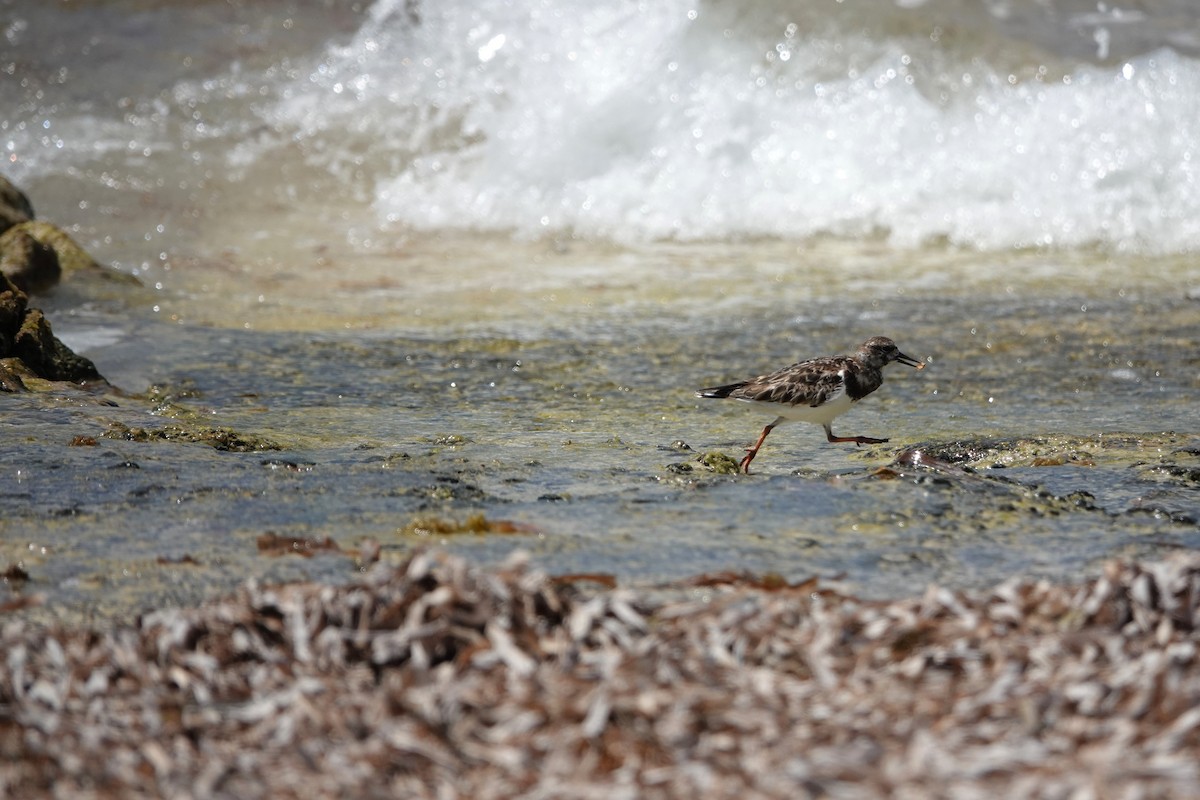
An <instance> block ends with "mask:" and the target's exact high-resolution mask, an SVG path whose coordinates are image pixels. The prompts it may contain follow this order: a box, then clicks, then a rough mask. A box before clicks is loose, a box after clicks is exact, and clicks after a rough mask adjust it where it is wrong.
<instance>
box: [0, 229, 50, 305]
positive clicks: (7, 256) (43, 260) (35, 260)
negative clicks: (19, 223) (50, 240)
mask: <svg viewBox="0 0 1200 800" xmlns="http://www.w3.org/2000/svg"><path fill="white" fill-rule="evenodd" d="M0 239H3V240H4V241H3V247H2V248H0V272H2V273H4V275H5V276H6V277H7V278H8V279H9V280H10V281H12V282H13V284H14V285H15V286H16V287H17V288H18V289H20V290H21V291H23V292H25V293H26V294H39V293H41V292H45V291H47V290H49V289H51V288H53V287H54V286H55V285H56V284H58V281H59V279H60V278H61V277H62V266H61V265H59V263H58V253H56V252H55V251H54V249H53V248H51V247H49V246H47V245H45V244H42V243H41V242H39V241H38V240H37V239H35V238H33V237H32V236H30V235H29V233H28V232H27V231H23V230H20V229H19V228H18V229H16V230H13V231H12V233H11V234H9V235H6V236H3V237H0Z"/></svg>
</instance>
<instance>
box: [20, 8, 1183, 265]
mask: <svg viewBox="0 0 1200 800" xmlns="http://www.w3.org/2000/svg"><path fill="white" fill-rule="evenodd" d="M0 8H2V9H3V13H4V17H5V22H4V37H5V40H6V41H5V45H6V48H5V49H6V56H5V58H4V63H3V65H2V66H3V67H4V72H5V73H6V79H5V81H4V82H3V86H2V87H0V99H3V102H4V106H5V108H6V114H5V117H4V119H3V122H2V123H0V152H2V153H3V156H4V161H5V162H6V164H5V171H6V174H8V175H9V177H10V178H12V179H13V180H15V181H17V182H18V183H22V184H25V185H29V186H31V187H32V188H35V189H39V190H41V189H42V182H56V179H57V180H62V181H65V182H66V184H67V185H66V186H63V187H62V188H61V191H64V192H68V191H70V192H73V193H74V194H77V195H79V196H80V200H79V202H86V203H87V204H88V205H87V207H86V208H84V209H82V211H85V212H90V213H85V214H80V213H77V212H78V209H72V208H70V206H73V205H76V204H74V203H64V205H65V206H67V207H66V208H57V207H54V208H53V210H54V211H55V212H56V213H58V214H59V215H60V216H67V215H69V216H70V217H71V220H70V221H71V222H73V223H77V224H81V225H88V224H89V222H88V221H87V220H90V219H92V218H94V216H95V214H96V213H97V212H100V213H103V211H104V209H105V208H106V207H113V208H114V209H115V208H116V207H121V206H124V205H125V204H126V203H132V202H134V200H133V199H131V198H135V197H136V198H142V199H143V202H145V198H147V196H148V197H149V198H153V199H152V200H151V201H149V202H146V210H147V211H153V210H154V209H155V206H158V205H161V204H166V205H168V206H170V207H169V208H166V209H162V210H163V211H164V212H166V213H165V216H166V217H167V218H168V220H170V221H171V222H174V223H175V225H182V226H184V227H186V226H187V221H186V219H184V220H178V219H173V216H174V215H175V214H185V215H186V214H187V213H189V212H190V213H192V214H201V215H204V214H210V213H213V209H212V208H211V207H210V206H211V204H212V201H211V199H206V198H211V197H212V195H213V193H214V192H218V193H221V194H222V195H223V193H225V192H228V193H233V194H236V195H238V196H240V197H246V196H251V197H253V198H254V199H255V200H256V201H257V202H260V203H265V204H276V205H301V206H306V207H307V206H310V205H314V204H315V205H319V206H321V207H323V208H324V209H325V212H324V213H325V214H327V215H329V216H331V217H332V218H333V223H334V224H337V223H338V222H341V223H343V224H344V225H345V227H346V228H354V227H357V228H358V229H357V230H353V231H347V242H346V243H347V244H348V245H349V246H351V247H353V246H355V245H358V246H360V247H364V246H369V244H370V240H372V239H377V238H378V235H379V234H378V231H413V230H421V231H431V230H432V231H445V230H455V231H472V232H479V231H501V232H505V233H513V234H516V235H518V236H524V237H542V236H546V235H551V236H574V237H584V238H588V239H602V240H613V241H616V242H620V243H630V242H645V241H654V240H661V239H671V240H679V241H695V240H718V241H719V240H728V239H736V238H745V237H760V236H772V237H788V238H797V237H801V238H803V237H811V236H814V235H819V234H832V235H837V236H849V237H859V236H867V235H869V236H873V237H881V238H882V239H883V240H885V241H887V242H888V243H890V244H895V245H898V246H918V245H922V244H926V243H930V242H950V243H954V244H961V245H965V246H970V247H977V248H989V249H993V248H1011V247H1031V246H1045V245H1058V246H1093V245H1094V246H1098V247H1102V248H1106V249H1111V250H1114V251H1121V252H1126V251H1132V252H1139V253H1147V254H1164V253H1178V252H1189V251H1192V250H1194V249H1195V248H1196V247H1197V245H1198V244H1200V207H1198V206H1200V199H1198V198H1200V191H1197V180H1198V177H1197V170H1198V169H1200V167H1198V165H1197V152H1198V147H1200V129H1198V125H1197V122H1196V120H1197V119H1200V61H1198V60H1197V58H1198V56H1200V9H1197V7H1196V6H1195V4H1192V3H1189V2H1185V0H1144V1H1143V2H1138V3H1120V4H1117V3H1106V2H1086V1H1085V0H1076V1H1073V2H1056V3H1053V4H1049V3H1040V2H1033V0H1026V1H1025V2H1021V1H1020V0H929V1H928V2H913V1H900V0H896V1H894V2H893V1H890V0H861V1H856V0H843V2H838V1H837V0H802V1H801V2H795V1H794V0H792V1H789V2H781V1H775V2H772V1H770V0H752V1H751V0H725V1H723V2H692V0H687V2H678V1H675V0H671V1H669V2H662V3H633V2H605V3H592V2H582V1H581V0H552V1H551V2H543V1H542V0H517V1H516V2H506V3H495V4H485V5H483V6H481V5H480V4H478V3H471V2H457V1H456V0H448V1H447V2H437V3H427V2H417V1H416V0H378V1H377V2H375V3H370V4H360V5H357V6H355V5H345V4H332V3H321V2H316V1H315V0H313V1H312V2H267V3H255V4H250V3H232V4H226V3H215V2H208V3H198V4H189V5H188V6H186V7H181V6H179V5H178V4H172V3H162V4H155V3H146V2H124V3H121V2H117V3H86V2H84V3H72V4H69V5H65V6H64V5H55V4H41V3H32V2H24V3H22V2H17V1H16V0H8V2H6V3H5V4H4V5H3V6H2V7H0ZM147 40H150V41H154V42H155V47H154V48H146V47H144V46H142V43H143V42H144V41H147ZM80 184H83V185H80ZM45 193H46V196H47V197H49V198H50V202H52V203H58V202H60V200H61V198H60V197H59V196H58V194H57V193H56V192H54V191H52V190H51V189H49V188H47V189H45ZM339 207H340V208H341V212H340V213H339V211H336V210H334V209H337V208H339ZM351 209H353V211H351ZM238 211H239V212H240V211H242V209H241V208H239V209H238ZM362 212H369V213H362ZM113 213H116V212H115V210H114V211H113ZM149 216H153V214H150V215H149ZM145 235H146V236H147V237H148V239H149V241H152V242H154V241H157V240H160V239H161V234H159V232H158V230H157V226H155V227H152V228H150V229H149V230H147V231H146V233H145ZM168 241H170V237H168ZM114 255H115V256H119V257H120V258H119V260H120V261H121V262H122V263H124V264H128V265H129V266H130V268H133V269H141V268H143V264H144V262H146V261H147V256H146V254H145V253H132V252H124V251H121V252H116V253H114ZM139 255H141V256H142V258H141V259H139V258H138V256H139ZM149 255H150V258H149V263H150V264H153V263H154V262H153V255H154V254H153V253H150V254H149Z"/></svg>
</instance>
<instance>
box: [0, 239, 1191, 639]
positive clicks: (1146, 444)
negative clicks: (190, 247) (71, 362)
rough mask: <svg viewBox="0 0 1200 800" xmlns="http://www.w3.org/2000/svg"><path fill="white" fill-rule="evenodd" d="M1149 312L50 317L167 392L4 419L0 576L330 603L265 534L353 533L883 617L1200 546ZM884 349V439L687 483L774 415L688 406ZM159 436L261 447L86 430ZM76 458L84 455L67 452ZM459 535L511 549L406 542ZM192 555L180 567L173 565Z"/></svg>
mask: <svg viewBox="0 0 1200 800" xmlns="http://www.w3.org/2000/svg"><path fill="white" fill-rule="evenodd" d="M742 256H743V258H745V259H750V258H753V257H754V255H753V250H752V249H751V250H750V251H747V252H744V253H743V254H742ZM1148 303H1149V301H1148V300H1147V299H1146V298H1144V297H1141V296H1139V295H1138V294H1137V293H1136V292H1130V291H1126V296H1125V297H1123V298H1122V297H1120V296H1119V295H1118V296H1116V297H1114V299H1111V300H1109V301H1096V300H1091V299H1086V300H1085V299H1081V298H1080V297H1078V296H1074V297H1072V296H1069V295H1068V296H1063V297H1059V298H1053V297H1047V296H1042V297H1038V298H1036V299H1028V298H1026V299H1020V298H1019V297H1008V298H1007V299H1006V300H1005V301H1004V302H1003V303H1000V304H998V305H993V304H991V303H990V301H989V302H988V303H986V304H981V303H980V302H979V301H978V300H976V299H973V298H971V297H955V296H953V294H943V295H938V296H935V297H913V296H911V295H910V294H907V293H906V295H905V296H901V297H897V296H894V295H893V296H892V297H888V298H883V299H879V300H877V301H872V302H871V303H869V304H868V305H869V307H870V312H869V314H868V316H869V319H868V320H865V321H864V319H863V317H864V314H863V312H862V311H860V310H859V309H850V310H845V308H844V306H843V304H841V303H839V302H837V301H833V300H830V299H812V300H810V301H808V302H807V303H788V304H786V306H785V307H780V305H778V304H776V305H772V304H771V303H770V302H769V301H767V300H765V299H764V300H762V301H760V302H755V303H752V304H748V305H747V306H743V307H738V306H737V304H732V306H731V307H725V308H721V307H717V308H715V309H712V310H709V312H708V313H707V314H700V313H698V312H697V310H696V309H695V308H693V307H691V306H690V305H689V304H688V303H686V302H683V301H677V302H673V303H667V304H661V305H660V307H659V313H658V314H657V315H651V314H648V313H647V311H646V309H645V307H644V304H642V303H633V304H631V305H629V306H625V307H615V308H610V309H607V310H594V311H593V312H592V313H591V314H589V315H587V316H585V317H576V316H574V315H557V316H555V315H551V314H543V315H542V317H541V319H540V320H538V321H536V322H530V323H529V324H527V325H525V326H524V327H526V328H527V329H528V330H529V331H530V332H529V334H528V335H526V336H520V335H517V334H515V333H514V331H515V330H516V329H518V328H520V327H522V326H521V325H518V324H516V323H515V322H514V321H513V320H511V319H509V320H504V321H502V322H499V323H496V324H495V326H494V327H496V328H499V329H501V330H499V331H494V332H492V333H488V332H487V331H486V328H487V327H488V325H487V323H484V322H480V321H471V322H469V323H466V324H463V325H461V330H457V329H456V326H453V325H451V324H449V323H445V324H444V327H442V328H440V329H438V328H433V327H431V329H430V330H427V331H426V332H425V333H424V334H423V335H421V336H414V335H412V334H410V333H401V332H389V331H378V330H375V331H345V330H343V331H336V330H332V331H275V332H264V331H246V330H238V329H231V328H218V327H211V326H188V325H180V324H165V323H163V322H162V321H160V320H159V319H155V318H153V317H151V318H149V319H145V320H143V321H141V322H138V323H135V324H132V325H131V324H130V323H129V322H128V321H123V320H118V319H111V320H107V321H106V320H105V318H104V315H103V314H102V313H101V312H98V311H93V312H92V315H91V317H90V318H89V319H87V320H86V321H85V320H83V319H81V316H83V315H81V314H79V313H76V314H74V315H71V314H66V315H65V316H62V317H60V319H61V320H62V321H63V322H64V323H66V324H63V325H60V326H58V327H59V328H60V329H61V330H62V332H63V334H64V336H65V337H66V338H67V340H68V341H70V340H71V339H72V336H74V335H78V336H80V337H83V338H84V339H85V340H86V339H87V338H88V337H91V338H92V340H93V341H101V340H103V339H104V338H105V335H107V337H108V339H109V341H108V342H107V343H106V344H99V345H97V346H94V347H91V348H87V352H88V353H89V355H91V356H92V357H93V358H94V359H95V360H96V361H97V363H98V364H100V365H101V369H102V371H104V372H105V373H106V374H107V375H108V376H109V377H110V379H111V380H113V381H114V382H115V383H116V384H117V385H119V386H120V385H127V386H136V385H138V382H139V381H142V380H144V379H145V378H146V377H148V376H153V378H154V380H155V381H156V383H157V386H156V389H155V390H154V393H153V394H154V397H153V398H151V399H146V398H122V397H117V398H116V402H117V403H118V404H119V405H118V406H116V407H113V406H106V405H97V404H95V402H94V401H91V400H89V399H86V398H80V399H77V400H75V401H58V402H54V403H50V404H49V405H47V403H46V402H45V401H43V400H41V399H36V398H10V399H9V400H7V401H6V403H7V407H6V408H7V410H6V413H5V417H4V424H5V426H6V428H7V429H8V431H9V432H10V433H9V434H7V435H6V441H7V442H8V445H7V446H6V448H5V450H4V453H3V464H2V465H0V470H2V472H3V475H4V477H3V481H2V482H0V487H2V488H0V493H2V495H3V497H4V498H5V501H4V502H5V506H6V514H5V520H4V522H3V523H2V524H3V528H4V531H5V534H4V537H3V538H4V543H5V544H4V547H5V553H4V557H5V558H7V559H8V560H10V561H13V562H20V563H21V564H22V565H23V566H24V569H25V570H26V571H27V572H29V574H30V575H31V576H32V577H31V580H30V582H29V584H28V585H27V586H26V587H24V589H23V591H26V592H29V591H41V592H44V593H45V594H46V595H47V600H48V602H49V605H48V606H47V607H46V608H44V609H40V610H39V609H33V610H29V611H27V612H24V613H29V614H39V615H40V614H63V615H67V616H70V617H77V616H80V615H82V616H83V617H85V618H86V617H89V616H94V617H97V618H103V617H105V616H108V615H110V614H112V613H118V612H124V611H127V610H129V609H130V608H144V607H152V606H157V605H161V604H163V603H182V602H193V601H195V600H197V599H199V598H200V597H203V596H206V595H211V594H212V593H213V592H217V591H221V590H224V589H228V588H231V587H232V586H234V585H236V583H238V582H240V581H241V580H243V579H245V578H246V577H249V576H261V577H263V578H267V579H282V578H289V577H298V576H302V575H304V576H319V577H324V578H330V579H338V578H344V577H347V576H348V575H350V574H352V572H353V570H355V569H357V567H358V564H357V562H356V560H355V558H354V556H353V554H330V553H318V554H317V555H316V556H315V557H314V558H312V559H302V558H299V557H296V556H291V557H285V558H270V557H268V556H266V555H263V554H261V553H260V552H259V551H258V549H257V548H256V545H255V542H256V539H257V537H258V536H259V535H260V534H262V533H264V532H266V531H271V532H275V533H278V534H281V535H286V536H300V537H308V538H314V539H322V538H324V537H326V536H328V537H331V538H332V539H333V540H335V541H336V542H337V544H338V545H339V546H340V547H341V548H342V549H343V550H347V551H349V550H352V549H353V548H357V547H359V546H360V545H362V543H363V541H364V540H365V539H367V538H374V539H376V540H378V541H379V542H380V543H381V544H382V545H383V549H384V554H385V557H389V556H390V555H392V554H395V553H398V552H401V551H404V550H406V549H408V548H411V547H414V546H420V545H425V544H428V543H430V542H436V543H438V544H442V545H445V546H447V547H449V548H451V549H454V550H458V551H462V552H466V553H470V554H473V555H474V556H476V557H478V558H479V559H481V560H486V561H491V560H494V559H499V558H501V557H503V556H504V555H505V554H507V553H508V552H510V551H511V550H513V549H515V548H521V549H525V550H529V551H531V552H532V553H533V554H534V555H535V557H536V558H537V560H538V563H540V564H541V565H543V566H544V567H545V568H546V569H549V570H552V571H554V572H588V573H592V572H606V573H611V574H613V575H615V576H617V577H618V579H619V580H621V581H623V582H635V583H638V584H641V585H647V584H658V583H661V582H663V581H667V580H670V579H675V578H681V577H686V576H690V575H693V574H695V573H699V572H704V571H714V570H726V569H739V570H740V569H745V570H751V571H756V572H763V571H770V572H778V573H780V574H782V575H784V576H786V577H787V578H789V579H802V578H805V577H807V576H809V575H811V574H820V575H823V576H825V577H831V576H839V577H840V578H841V579H842V580H844V581H845V582H846V583H847V584H848V585H849V587H850V588H851V589H852V590H853V591H855V592H858V593H861V594H864V595H870V596H889V595H898V594H903V593H905V592H907V591H909V590H911V589H912V588H913V587H914V586H919V585H924V584H925V583H927V582H938V583H942V584H947V585H951V586H979V585H987V584H990V583H993V582H995V581H998V580H1002V579H1004V578H1005V577H1007V576H1009V575H1011V574H1026V575H1028V574H1035V575H1046V576H1050V577H1058V576H1064V575H1068V574H1072V573H1075V572H1078V571H1081V570H1086V569H1088V568H1089V567H1093V566H1095V564H1097V563H1098V562H1099V561H1100V560H1102V559H1104V558H1108V557H1111V556H1113V555H1116V554H1138V555H1145V554H1150V553H1153V552H1160V551H1161V550H1162V549H1163V548H1168V549H1169V548H1174V547H1180V546H1188V547H1191V546H1196V545H1197V544H1200V531H1198V530H1197V526H1196V520H1197V519H1200V492H1197V488H1198V487H1197V483H1196V475H1197V474H1200V473H1198V472H1197V470H1200V457H1198V455H1197V453H1198V451H1200V438H1198V437H1197V436H1196V433H1195V432H1196V431H1197V430H1200V424H1198V420H1197V409H1196V407H1195V404H1194V402H1192V400H1191V398H1192V397H1194V393H1195V389H1196V381H1197V377H1196V376H1197V371H1196V369H1195V367H1196V356H1195V355H1194V350H1193V349H1192V348H1190V347H1187V346H1183V345H1184V344H1185V343H1187V342H1194V341H1197V339H1198V338H1200V321H1198V320H1197V315H1196V313H1195V311H1196V308H1195V302H1194V301H1192V300H1188V299H1187V298H1186V297H1177V298H1175V299H1172V300H1169V301H1163V300H1158V301H1155V302H1154V303H1153V305H1154V308H1155V311H1154V313H1149V312H1148ZM1085 306H1086V308H1087V310H1086V311H1084V310H1082V309H1083V308H1084V307H1085ZM880 332H882V333H890V334H892V335H894V336H896V337H898V338H899V340H900V342H901V345H902V347H903V348H904V349H905V350H906V351H908V352H910V353H915V354H919V355H920V356H921V357H923V358H925V359H927V367H926V369H924V370H922V371H915V370H910V369H907V368H904V367H902V366H899V365H893V366H892V367H890V368H889V370H888V374H887V380H886V381H885V384H884V387H883V388H882V389H881V390H879V391H878V392H877V393H876V394H875V395H873V396H871V397H870V398H868V399H867V400H866V401H864V402H863V403H862V404H861V406H860V407H858V408H856V409H854V410H853V411H852V412H851V413H850V414H848V415H847V416H846V417H843V418H841V419H839V420H838V421H837V424H836V427H835V430H837V431H838V432H840V433H843V434H849V433H860V434H865V435H875V436H889V437H891V441H890V442H889V443H888V444H886V445H878V446H870V447H864V448H855V447H853V446H850V445H829V444H827V443H825V442H824V437H823V435H822V434H821V432H820V430H819V429H817V428H815V427H811V426H804V425H793V426H784V427H782V428H780V429H778V430H777V431H775V432H774V433H773V434H772V436H771V438H770V439H769V440H768V442H767V444H766V445H765V447H764V449H763V451H762V453H761V454H760V456H759V458H758V460H756V462H755V473H754V474H753V475H750V476H730V475H717V474H712V473H710V472H709V471H707V470H706V469H704V467H703V466H702V465H700V464H699V463H698V462H697V461H696V458H697V456H698V455H699V454H701V453H704V452H710V451H719V452H723V453H725V454H727V455H729V456H730V457H732V458H735V459H736V458H738V457H739V456H740V450H741V448H742V447H744V446H745V445H747V444H749V443H750V442H751V441H752V440H753V438H754V437H755V435H756V434H757V432H758V430H759V429H760V427H761V425H762V424H764V423H765V422H766V421H768V420H767V419H765V418H763V417H761V416H758V415H755V414H754V413H750V412H748V411H747V410H746V409H743V408H741V407H738V406H737V405H736V404H722V403H719V402H712V401H703V400H700V399H698V398H696V397H694V394H693V392H694V390H695V389H696V388H699V387H701V386H705V385H710V384H712V383H714V382H720V381H725V380H732V379H736V378H737V377H739V376H741V377H745V376H748V375H749V374H751V373H754V372H758V371H761V370H765V369H770V368H772V367H774V366H778V365H780V364H783V363H787V362H788V361H790V360H792V359H794V358H796V357H799V356H801V355H806V354H808V353H813V352H818V353H820V352H835V351H838V350H844V349H846V348H847V347H848V346H849V345H851V344H852V343H853V342H854V341H856V340H857V339H859V338H862V337H863V336H864V335H866V334H868V333H880ZM102 334H103V335H102ZM149 342H153V347H148V346H147V345H148V343H149ZM156 409H157V411H156ZM174 420H178V422H179V423H180V424H185V425H191V426H218V427H228V428H232V429H234V430H236V431H239V432H241V433H244V434H250V435H254V436H260V437H264V438H265V439H266V440H269V441H270V442H272V443H275V444H278V445H279V446H280V447H282V449H281V450H277V451H275V450H272V451H263V452H249V453H238V452H220V451H216V450H214V449H213V448H211V447H209V446H207V445H204V444H197V443H191V444H186V443H185V444H181V443H176V442H162V441H148V442H136V441H126V440H123V439H121V438H115V439H112V438H105V437H106V435H112V430H113V428H112V426H113V424H114V423H119V424H120V425H124V426H126V427H129V428H138V427H141V428H151V429H154V428H163V427H164V426H167V425H169V424H172V423H173V421H174ZM1169 431H1175V432H1176V433H1174V434H1172V433H1167V432H1169ZM1118 432H1132V435H1130V436H1126V435H1117V434H1118ZM118 435H119V431H118ZM77 436H85V437H86V436H90V437H94V438H95V440H96V444H95V446H90V447H79V446H71V442H72V440H73V439H74V438H75V437H77ZM1003 437H1010V438H1009V439H1004V438H1003ZM1039 438H1040V439H1041V440H1042V441H1041V442H1038V441H1034V442H1032V443H1031V442H1030V441H1028V440H1030V439H1034V440H1037V439H1039ZM989 440H994V441H993V443H992V444H991V445H990V447H991V449H988V447H989V445H988V444H987V443H988V441H989ZM959 442H965V443H968V444H969V443H972V442H974V443H976V445H975V447H976V450H978V451H979V452H977V453H974V452H973V453H972V454H971V456H970V458H971V459H972V460H969V461H966V462H963V463H965V464H966V465H968V466H971V467H973V468H975V469H976V470H977V472H976V473H975V474H974V475H971V474H959V473H957V472H939V471H935V470H930V469H922V468H915V467H912V466H910V465H900V464H897V465H893V467H892V468H891V469H890V470H886V471H884V472H883V473H878V474H876V473H877V470H878V469H879V468H880V467H886V466H887V465H889V464H890V463H891V462H892V461H893V459H895V458H896V457H897V455H898V454H900V453H901V452H902V451H903V450H905V449H906V448H910V447H920V448H923V449H924V450H927V451H933V450H937V449H938V448H949V447H952V446H955V443H959ZM1114 442H1115V444H1114ZM964 446H965V445H964ZM1031 453H1032V454H1033V455H1031ZM964 457H965V456H964ZM1037 458H1041V459H1042V460H1041V461H1040V462H1039V461H1037V460H1036V459H1037ZM1038 464H1040V465H1038ZM1172 470H1174V473H1172ZM1081 492H1086V493H1087V496H1086V498H1084V499H1083V500H1081V496H1080V493H1081ZM476 513H483V514H484V515H485V516H486V517H487V518H488V519H489V520H493V521H498V520H503V521H511V522H513V523H516V525H517V527H518V528H519V530H518V531H517V532H515V533H489V534H482V535H480V534H474V533H461V534H450V535H432V536H421V535H414V534H413V533H412V532H411V531H409V530H406V529H410V528H412V527H413V523H414V521H420V520H424V519H426V518H429V517H434V518H437V519H442V520H448V521H451V522H456V523H464V522H465V520H466V519H467V518H468V517H469V516H470V515H471V514H476ZM185 557H189V558H190V559H191V560H194V561H195V562H197V563H173V562H178V561H179V560H180V559H184V558H185ZM160 559H162V560H164V561H165V562H166V563H159V560H160Z"/></svg>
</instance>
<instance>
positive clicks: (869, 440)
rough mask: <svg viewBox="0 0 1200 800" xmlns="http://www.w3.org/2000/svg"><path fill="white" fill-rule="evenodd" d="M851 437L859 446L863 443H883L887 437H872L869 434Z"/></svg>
mask: <svg viewBox="0 0 1200 800" xmlns="http://www.w3.org/2000/svg"><path fill="white" fill-rule="evenodd" d="M853 439H854V443H855V444H856V445H858V446H859V447H862V446H863V445H864V444H885V443H886V442H887V439H873V438H871V437H870V436H855V437H853Z"/></svg>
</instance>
